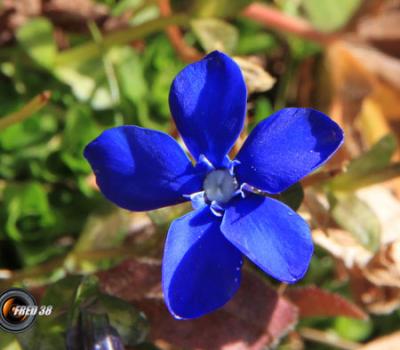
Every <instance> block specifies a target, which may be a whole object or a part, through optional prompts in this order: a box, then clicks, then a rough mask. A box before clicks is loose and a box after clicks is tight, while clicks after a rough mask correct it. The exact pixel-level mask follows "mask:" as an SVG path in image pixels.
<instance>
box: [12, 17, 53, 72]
mask: <svg viewBox="0 0 400 350" xmlns="http://www.w3.org/2000/svg"><path fill="white" fill-rule="evenodd" d="M53 31H54V30H53V26H52V24H51V22H50V21H49V20H47V19H46V18H35V19H33V20H31V21H30V22H28V23H27V24H25V25H24V26H23V27H21V28H20V29H19V30H18V33H17V39H18V41H19V43H20V45H21V46H22V47H23V48H24V50H25V51H26V53H27V54H28V55H29V56H30V57H31V58H32V59H33V60H34V61H35V62H36V63H38V64H40V65H42V66H43V67H45V68H51V67H52V65H53V64H54V61H55V58H56V53H57V47H56V43H55V41H54V38H53Z"/></svg>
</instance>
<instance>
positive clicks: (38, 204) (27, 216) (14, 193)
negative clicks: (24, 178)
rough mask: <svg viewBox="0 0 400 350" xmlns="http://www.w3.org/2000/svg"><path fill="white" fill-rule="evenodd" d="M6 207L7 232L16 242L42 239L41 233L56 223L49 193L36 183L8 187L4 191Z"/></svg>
mask: <svg viewBox="0 0 400 350" xmlns="http://www.w3.org/2000/svg"><path fill="white" fill-rule="evenodd" d="M4 206H5V208H6V213H7V219H6V232H7V234H8V235H9V237H11V238H12V239H14V240H17V241H19V240H22V239H27V240H37V239H40V238H42V237H41V236H40V231H41V230H42V229H46V228H47V229H48V228H50V227H51V226H52V225H53V223H54V216H53V214H52V212H51V211H50V206H49V203H48V199H47V192H46V191H45V189H44V188H43V187H42V186H41V185H40V184H38V183H36V182H31V183H26V184H23V185H11V186H8V187H7V188H6V189H5V191H4Z"/></svg>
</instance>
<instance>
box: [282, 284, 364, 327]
mask: <svg viewBox="0 0 400 350" xmlns="http://www.w3.org/2000/svg"><path fill="white" fill-rule="evenodd" d="M285 295H286V296H287V297H288V298H289V299H290V301H291V302H292V303H293V304H295V305H296V306H297V307H298V308H299V312H300V317H315V316H323V317H333V316H346V317H352V318H356V319H361V320H365V319H367V318H368V315H367V314H366V313H365V312H364V311H362V310H361V309H360V308H359V307H358V306H357V305H355V304H353V303H352V302H351V301H349V300H346V299H345V298H343V297H342V296H341V295H340V294H336V293H331V292H328V291H326V290H323V289H321V288H318V287H316V286H307V287H300V288H293V289H289V290H287V291H286V293H285Z"/></svg>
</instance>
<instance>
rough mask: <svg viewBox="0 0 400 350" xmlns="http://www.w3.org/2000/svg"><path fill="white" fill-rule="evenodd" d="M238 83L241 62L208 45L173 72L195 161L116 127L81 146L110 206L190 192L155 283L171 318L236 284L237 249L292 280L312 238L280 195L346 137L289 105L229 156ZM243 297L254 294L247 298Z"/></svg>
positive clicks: (242, 98)
mask: <svg viewBox="0 0 400 350" xmlns="http://www.w3.org/2000/svg"><path fill="white" fill-rule="evenodd" d="M246 98H247V92H246V86H245V82H244V80H243V76H242V73H241V71H240V69H239V67H238V66H237V64H236V63H235V62H234V61H233V60H232V59H231V58H229V57H228V56H226V55H225V54H223V53H220V52H217V51H215V52H212V53H210V54H209V55H207V56H206V57H205V58H204V59H202V60H201V61H199V62H196V63H193V64H190V65H189V66H187V67H186V68H185V69H183V70H182V71H181V72H180V73H179V74H178V75H177V77H176V78H175V80H174V82H173V84H172V87H171V91H170V97H169V104H170V108H171V113H172V115H173V118H174V120H175V123H176V126H177V128H178V130H179V132H180V134H181V136H182V138H183V141H184V142H185V144H186V146H187V148H188V150H189V151H190V153H191V154H192V156H193V158H194V159H195V161H196V165H195V166H193V165H192V162H191V161H190V159H189V158H188V156H187V155H186V154H185V152H184V151H183V149H182V148H181V147H180V146H179V144H178V143H177V142H176V141H175V140H174V139H173V138H172V137H170V136H168V135H167V134H165V133H162V132H159V131H154V130H149V129H145V128H140V127H137V126H121V127H116V128H113V129H109V130H106V131H104V132H103V133H102V134H101V135H100V136H99V137H98V138H96V139H95V140H94V141H92V142H91V143H90V144H89V145H88V146H87V147H86V149H85V152H84V154H85V157H86V158H87V159H88V161H89V162H90V164H91V166H92V168H93V170H94V173H95V175H96V179H97V184H98V186H99V187H100V190H101V191H102V193H103V194H104V196H105V197H107V198H108V199H109V200H110V201H112V202H114V203H115V204H117V205H118V206H120V207H122V208H125V209H128V210H134V211H143V210H152V209H157V208H160V207H164V206H168V205H174V204H178V203H181V202H184V201H186V200H188V199H191V200H192V204H193V207H194V210H193V211H191V212H190V213H188V214H187V215H185V216H183V217H181V218H179V219H177V220H175V221H174V222H173V223H172V224H171V227H170V229H169V232H168V236H167V239H166V243H165V250H164V258H163V266H162V276H163V277H162V284H163V292H164V297H165V301H166V304H167V306H168V308H169V310H170V312H171V313H172V314H173V315H174V316H175V317H176V318H195V317H199V316H201V315H204V314H206V313H208V312H211V311H213V310H215V309H217V308H219V307H221V306H222V305H224V304H225V303H226V302H227V301H228V300H229V299H230V298H231V297H232V296H233V295H234V294H235V292H236V291H237V289H238V287H239V284H240V272H241V266H242V262H243V255H245V256H246V257H247V258H249V259H250V260H251V261H252V262H253V263H254V264H256V265H257V266H258V267H260V268H261V269H262V270H263V271H265V272H266V273H267V274H269V275H271V276H272V277H274V278H276V279H278V280H280V281H283V282H287V283H293V282H296V281H297V280H299V279H300V278H302V277H303V275H304V274H305V272H306V271H307V268H308V265H309V262H310V259H311V256H312V253H313V244H312V240H311V235H310V229H309V227H308V225H307V223H306V222H305V221H304V220H303V219H302V218H301V217H300V216H299V215H298V214H296V212H294V211H293V210H292V209H290V208H289V207H287V206H286V205H285V204H283V203H281V202H279V201H277V200H275V199H273V198H270V197H266V196H265V195H264V196H262V195H259V194H260V192H261V191H262V192H264V193H266V194H277V193H280V192H282V191H284V190H285V189H287V188H288V187H290V186H291V185H293V184H294V183H296V182H298V181H299V180H300V179H301V178H303V177H304V176H305V175H307V174H308V173H310V172H312V171H313V170H314V169H316V168H317V167H319V166H320V165H322V164H323V163H324V162H326V161H327V160H328V159H329V158H330V157H331V156H332V155H333V154H334V153H335V151H336V150H337V149H338V147H339V146H340V145H341V144H342V142H343V132H342V130H341V129H340V127H339V126H338V125H337V124H336V123H335V122H333V121H332V120H331V119H330V118H329V117H327V116H326V115H324V114H323V113H321V112H318V111H316V110H313V109H306V108H285V109H283V110H280V111H279V112H276V113H274V114H273V115H271V116H270V117H269V118H267V119H265V120H264V121H262V122H260V123H259V124H258V125H257V126H256V127H255V129H254V130H253V131H252V132H251V134H250V136H249V137H248V138H247V140H246V141H245V143H244V145H243V147H242V148H241V150H240V151H239V153H238V154H237V156H236V158H235V160H233V161H231V160H230V159H229V158H228V156H227V154H228V152H229V151H230V150H231V148H232V146H233V144H234V143H235V141H236V139H237V138H238V136H239V134H240V132H241V131H242V128H243V124H244V119H245V114H246ZM249 302H250V301H249Z"/></svg>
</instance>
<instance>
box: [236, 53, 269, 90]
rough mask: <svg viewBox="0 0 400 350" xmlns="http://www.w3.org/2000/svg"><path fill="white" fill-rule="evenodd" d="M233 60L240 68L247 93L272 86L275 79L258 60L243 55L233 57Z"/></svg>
mask: <svg viewBox="0 0 400 350" xmlns="http://www.w3.org/2000/svg"><path fill="white" fill-rule="evenodd" d="M234 60H235V62H236V63H237V64H238V65H239V66H240V69H241V70H242V73H243V76H244V79H245V81H246V85H247V91H248V93H249V94H252V93H254V92H264V91H268V90H270V89H271V88H272V87H273V86H274V84H275V81H276V79H275V78H274V77H272V76H271V75H270V74H269V73H268V72H267V71H266V70H265V69H264V68H263V67H262V66H261V65H260V64H259V63H258V62H254V61H253V60H252V59H251V58H243V57H234Z"/></svg>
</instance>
